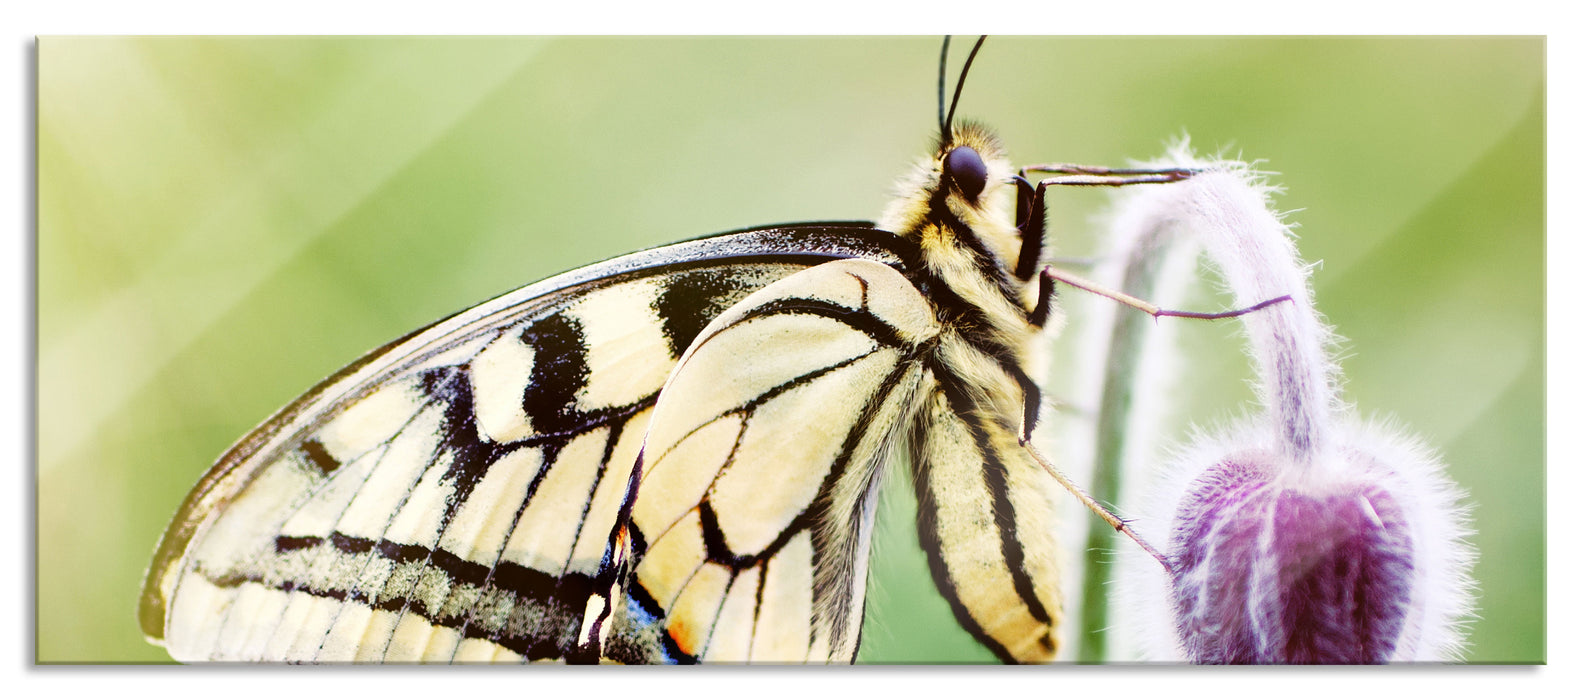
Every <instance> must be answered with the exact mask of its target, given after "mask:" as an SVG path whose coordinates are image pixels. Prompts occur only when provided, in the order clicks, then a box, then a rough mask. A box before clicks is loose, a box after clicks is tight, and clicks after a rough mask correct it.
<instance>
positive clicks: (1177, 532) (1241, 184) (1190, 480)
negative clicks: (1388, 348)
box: [1115, 148, 1474, 664]
mask: <svg viewBox="0 0 1582 700" xmlns="http://www.w3.org/2000/svg"><path fill="white" fill-rule="evenodd" d="M1171 164H1174V165H1178V166H1189V167H1195V168H1198V169H1202V170H1204V171H1205V172H1203V174H1200V175H1197V176H1194V177H1193V178H1191V179H1189V180H1186V181H1183V182H1180V183H1176V184H1174V185H1170V186H1168V187H1161V188H1158V189H1155V190H1150V191H1148V192H1146V193H1141V194H1138V195H1136V196H1134V197H1131V198H1130V199H1129V200H1128V205H1127V208H1126V209H1125V211H1124V212H1123V213H1122V215H1120V216H1119V217H1118V219H1117V220H1118V222H1119V223H1118V226H1119V228H1120V230H1121V231H1123V232H1129V235H1128V236H1127V237H1126V238H1125V240H1133V241H1148V240H1151V238H1152V237H1157V236H1164V235H1165V234H1164V233H1160V232H1166V231H1175V230H1177V229H1179V230H1182V231H1186V232H1190V233H1191V234H1194V235H1195V236H1197V237H1198V239H1200V240H1201V242H1202V243H1203V246H1204V248H1205V250H1206V251H1207V253H1208V256H1209V258H1210V259H1211V260H1212V261H1213V262H1214V265H1215V267H1217V268H1218V269H1219V271H1220V272H1221V274H1222V276H1223V277H1224V281H1225V283H1226V286H1227V287H1228V288H1229V290H1230V291H1231V292H1232V294H1233V295H1234V297H1235V300H1236V304H1237V305H1238V306H1243V307H1246V306H1251V305H1253V304H1256V303H1258V302H1260V301H1263V300H1266V299H1273V298H1276V297H1279V296H1281V295H1287V296H1289V299H1290V303H1281V304H1274V305H1271V306H1268V307H1266V308H1263V309H1262V310H1259V311H1256V312H1253V313H1250V314H1247V315H1245V316H1243V317H1241V320H1242V322H1243V325H1244V327H1245V329H1246V334H1247V340H1248V343H1247V349H1248V355H1249V357H1250V359H1251V360H1252V366H1253V370H1254V372H1255V373H1256V374H1257V377H1258V381H1257V382H1256V384H1255V386H1256V387H1257V389H1258V396H1259V399H1260V401H1259V403H1261V404H1262V406H1261V410H1260V411H1257V412H1254V413H1253V414H1252V415H1250V416H1248V417H1246V418H1245V419H1242V420H1241V421H1238V424H1237V425H1235V426H1233V427H1231V428H1229V429H1226V430H1222V431H1216V432H1215V433H1214V434H1200V435H1199V436H1198V437H1197V439H1195V440H1193V441H1192V442H1191V444H1189V445H1188V446H1187V447H1186V448H1184V449H1183V450H1182V451H1181V453H1180V455H1179V457H1178V458H1177V459H1175V460H1173V464H1170V465H1169V466H1167V467H1166V468H1165V469H1164V470H1163V471H1162V472H1160V473H1159V474H1158V475H1157V476H1158V479H1157V481H1156V483H1155V486H1154V488H1153V492H1152V495H1151V496H1149V497H1147V498H1146V499H1145V500H1146V501H1147V503H1148V505H1146V506H1144V507H1142V508H1139V509H1137V510H1135V511H1134V512H1136V513H1138V514H1139V515H1140V516H1142V517H1141V518H1140V519H1138V520H1137V521H1136V522H1134V524H1133V529H1135V530H1136V531H1138V532H1139V533H1140V534H1141V535H1142V536H1143V537H1144V538H1151V539H1154V540H1155V541H1156V542H1158V541H1161V540H1163V541H1164V543H1165V546H1164V557H1165V559H1166V560H1167V561H1168V562H1169V564H1168V569H1169V570H1168V572H1166V571H1164V570H1163V569H1161V567H1159V566H1158V563H1157V562H1154V561H1146V562H1142V563H1141V564H1140V566H1141V567H1142V568H1140V569H1139V568H1138V566H1139V564H1127V565H1126V566H1127V569H1128V573H1124V574H1123V575H1122V577H1121V580H1120V585H1119V586H1118V587H1117V588H1118V590H1117V593H1116V596H1115V597H1116V600H1117V602H1118V603H1120V604H1121V605H1120V607H1121V608H1122V609H1123V610H1124V609H1127V608H1129V609H1130V610H1131V613H1132V618H1131V619H1129V620H1125V621H1123V622H1122V625H1121V627H1123V628H1125V629H1126V630H1127V632H1129V633H1130V634H1131V635H1132V641H1133V643H1134V644H1135V645H1136V646H1137V647H1138V649H1139V651H1141V652H1143V654H1144V657H1145V658H1151V659H1184V660H1188V661H1193V662H1198V663H1227V664H1250V663H1288V664H1335V663H1386V662H1397V661H1446V660H1453V659H1455V658H1456V655H1457V653H1458V651H1459V649H1460V647H1461V644H1462V642H1463V639H1464V637H1465V634H1464V630H1463V629H1462V626H1463V624H1464V620H1465V619H1466V618H1467V616H1468V611H1469V610H1470V608H1471V595H1470V592H1469V590H1470V588H1471V582H1470V580H1469V578H1468V576H1467V573H1468V571H1469V570H1470V567H1471V562H1472V559H1473V556H1474V554H1473V552H1472V550H1471V548H1470V547H1469V546H1468V544H1467V542H1466V536H1467V533H1468V527H1467V517H1466V512H1465V510H1464V509H1463V508H1462V507H1461V506H1460V505H1459V502H1460V500H1461V494H1460V492H1459V491H1458V490H1457V489H1456V488H1455V486H1454V484H1452V483H1451V482H1450V481H1449V480H1448V479H1447V478H1446V477H1445V475H1444V466H1443V465H1441V464H1440V463H1439V460H1438V459H1437V458H1436V457H1435V456H1434V455H1433V453H1432V451H1430V450H1428V449H1426V448H1424V447H1423V446H1422V444H1421V443H1420V442H1419V441H1417V440H1416V439H1413V438H1410V437H1407V436H1406V435H1405V434H1404V433H1403V432H1402V431H1400V430H1399V429H1396V428H1393V427H1390V426H1388V425H1381V424H1378V423H1370V422H1364V421H1362V420H1360V419H1359V418H1358V417H1357V416H1356V413H1355V410H1354V409H1353V408H1352V407H1350V406H1347V405H1345V404H1344V403H1343V402H1342V401H1341V400H1340V398H1339V385H1340V383H1341V376H1340V370H1339V367H1338V365H1336V363H1335V362H1334V360H1333V358H1332V357H1331V356H1330V348H1331V347H1332V345H1333V339H1332V337H1331V336H1330V333H1329V329H1328V328H1327V327H1325V325H1324V324H1323V322H1322V320H1321V318H1320V317H1319V315H1318V312H1317V311H1316V310H1315V309H1314V307H1313V300H1312V292H1311V289H1310V288H1309V286H1308V268H1306V267H1304V266H1303V265H1302V264H1301V261H1300V259H1299V258H1298V256H1297V253H1296V248H1295V246H1294V244H1293V242H1292V241H1293V237H1292V236H1291V232H1290V230H1289V228H1288V227H1286V225H1285V224H1284V223H1282V222H1281V221H1280V220H1279V218H1278V217H1277V216H1275V215H1274V214H1272V213H1271V212H1270V209H1269V203H1268V194H1269V192H1270V191H1271V190H1270V188H1269V187H1268V186H1267V185H1265V184H1263V183H1262V181H1261V180H1260V179H1259V176H1258V175H1257V174H1256V173H1253V172H1252V171H1251V170H1250V169H1249V168H1248V167H1247V166H1245V165H1241V164H1236V163H1208V162H1200V161H1196V160H1195V159H1193V158H1191V156H1190V155H1189V154H1188V153H1186V152H1185V150H1184V148H1183V149H1182V151H1181V152H1178V153H1177V154H1175V157H1174V158H1172V162H1171ZM1133 254H1136V255H1153V254H1157V253H1154V252H1152V251H1150V250H1149V249H1148V248H1147V247H1146V246H1143V245H1141V244H1138V245H1137V250H1136V251H1134V253H1133ZM1137 454H1138V457H1136V458H1135V459H1136V460H1148V459H1149V457H1147V456H1145V453H1143V452H1141V451H1139V453H1137ZM1128 461H1131V463H1132V464H1136V465H1138V466H1139V467H1140V466H1141V464H1140V463H1139V462H1138V461H1133V458H1128ZM1142 558H1143V557H1140V556H1139V557H1132V559H1134V560H1136V559H1142ZM1150 565H1151V566H1150Z"/></svg>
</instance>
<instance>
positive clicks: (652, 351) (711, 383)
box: [140, 41, 1190, 663]
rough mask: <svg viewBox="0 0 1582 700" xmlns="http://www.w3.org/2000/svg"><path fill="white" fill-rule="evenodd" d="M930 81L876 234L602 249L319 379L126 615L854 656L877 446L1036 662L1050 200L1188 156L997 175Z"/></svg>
mask: <svg viewBox="0 0 1582 700" xmlns="http://www.w3.org/2000/svg"><path fill="white" fill-rule="evenodd" d="M980 43H981V42H980ZM946 47H947V49H948V41H947V44H946ZM976 52H977V47H976V46H975V47H974V49H973V54H974V55H975V54H976ZM971 60H972V58H971V56H969V57H968V58H967V62H966V66H970V64H971ZM966 72H967V68H966V67H963V69H962V71H961V79H964V78H965V75H966ZM960 90H961V80H960V79H958V82H957V87H956V98H958V99H959V97H960ZM944 97H945V91H944V60H943V57H942V60H941V82H940V108H941V109H940V111H941V117H940V124H939V126H940V132H939V144H938V147H937V149H936V150H935V151H934V152H933V153H931V154H929V155H928V156H927V157H925V158H923V159H922V160H921V162H920V163H919V164H918V166H917V167H916V168H915V169H914V170H913V172H912V173H911V174H910V175H909V176H908V177H907V179H906V180H905V181H904V183H903V187H902V194H901V195H899V196H898V197H897V198H896V199H895V200H894V201H893V202H892V203H891V204H890V205H889V207H888V208H887V209H886V210H885V212H884V214H883V216H882V217H881V218H880V220H879V221H878V222H877V223H876V224H868V223H847V222H835V223H812V224H797V225H786V226H770V227H762V228H753V229H747V230H741V231H735V232H731V233H724V234H719V235H715V236H710V237H706V238H700V239H696V240H692V241H687V242H683V243H677V244H674V245H670V246H666V247H661V248H656V249H653V250H648V251H644V252H639V253H635V254H632V255H628V256H624V257H619V258H615V259H612V260H607V261H604V262H601V263H596V264H594V265H590V266H588V267H584V268H581V269H577V270H573V271H571V272H567V273H564V274H561V275H559V276H556V277H552V278H550V279H547V280H544V281H542V282H539V283H536V284H531V285H528V286H526V287H523V288H521V289H518V290H516V291H514V292H511V293H509V294H506V295H504V296H501V297H499V298H496V299H494V300H491V301H488V302H485V303H483V304H480V305H478V306H476V307H473V308H471V309H468V310H466V311H463V312H461V313H459V314H456V315H455V316H452V317H450V318H446V319H444V320H441V321H439V322H437V323H434V324H433V325H430V326H428V327H426V328H422V329H419V330H417V331H414V332H412V333H411V334H409V335H407V336H405V337H403V338H400V339H398V340H395V341H393V342H391V343H389V344H388V345H385V346H384V347H382V348H379V349H377V350H374V351H373V352H371V353H369V354H367V355H366V356H364V357H363V358H362V359H360V360H358V361H356V362H354V363H353V364H351V365H350V366H348V367H346V368H345V369H342V370H341V371H339V372H338V373H336V374H335V375H333V376H331V377H329V378H328V379H326V380H324V381H323V382H322V383H321V384H319V385H318V386H317V387H315V388H314V389H313V390H311V391H309V392H308V393H307V394H305V395H304V396H302V397H301V398H299V399H297V400H296V401H294V402H292V403H291V404H290V405H288V406H286V407H285V408H284V409H282V410H281V411H279V412H278V413H277V414H276V415H274V416H273V417H272V418H270V419H269V420H268V421H267V422H266V423H264V424H263V425H262V426H261V427H259V428H257V429H256V430H254V431H253V432H252V433H251V434H249V435H247V436H246V437H244V438H242V439H241V440H240V441H239V442H237V443H236V444H235V446H233V447H232V448H231V449H230V451H229V452H227V453H226V454H225V455H224V456H223V457H221V458H220V460H219V461H218V463H217V464H216V465H215V466H214V467H213V468H212V469H211V470H210V471H209V472H208V473H207V474H206V475H205V476H204V477H203V479H202V480H201V481H200V482H199V483H198V485H197V486H196V487H195V488H194V489H193V490H192V492H191V493H190V495H189V496H188V497H187V499H186V501H185V502H184V503H183V504H182V506H181V509H180V511H179V512H178V513H177V514H176V516H175V519H174V522H173V523H172V524H171V525H170V527H169V529H168V531H167V532H166V533H165V535H164V538H163V540H162V542H161V543H160V546H159V550H158V553H157V555H156V557H155V559H154V561H153V564H152V566H151V568H150V570H149V573H148V577H147V580H146V582H145V585H144V590H143V595H142V601H141V609H140V614H141V621H142V626H143V630H144V632H145V633H146V634H147V635H148V636H149V637H150V638H151V639H153V640H155V641H157V642H159V643H161V644H164V645H165V646H166V647H167V648H168V649H169V651H170V653H171V654H172V655H173V656H174V657H176V658H177V659H182V660H208V659H213V660H249V661H250V660H289V661H314V662H353V661H386V662H403V661H455V662H477V661H523V660H568V661H573V662H577V661H588V662H591V661H600V660H608V661H617V662H627V663H661V662H715V661H722V662H739V661H752V662H825V661H832V662H849V661H851V660H852V659H853V658H854V657H855V655H856V652H857V649H858V644H859V639H860V632H861V629H860V627H861V622H862V619H863V614H862V613H863V605H864V594H865V585H866V575H867V562H868V554H869V542H870V535H871V532H872V529H873V522H874V510H875V504H876V496H877V487H878V485H879V484H880V481H881V480H880V474H881V469H882V467H883V466H884V465H885V463H886V460H887V459H888V458H889V456H890V454H891V453H892V452H899V453H905V454H907V455H908V456H909V457H910V465H911V466H910V469H911V477H912V483H913V484H914V485H915V491H916V498H917V503H918V508H919V518H918V524H917V527H918V532H919V536H920V540H921V542H922V545H923V547H924V549H925V551H926V554H927V557H928V561H929V563H930V566H931V569H932V572H933V576H934V579H935V582H936V584H937V585H938V588H939V590H940V591H941V592H942V593H943V595H944V596H945V597H946V599H947V600H948V602H949V603H950V606H951V607H952V609H953V611H954V612H955V615H956V617H957V619H958V620H959V621H960V623H961V624H962V625H963V626H964V627H965V628H966V629H967V630H968V631H969V632H971V633H972V634H973V635H974V636H975V637H976V638H977V639H978V640H979V641H981V642H982V643H983V644H984V645H986V646H987V647H988V648H990V649H991V650H992V651H993V652H994V653H995V654H996V655H997V656H999V657H1000V658H1001V659H1003V660H1006V661H1018V662H1036V661H1047V660H1050V659H1052V658H1053V656H1054V654H1055V651H1056V648H1057V643H1056V638H1055V628H1056V625H1057V624H1058V622H1059V620H1060V616H1061V601H1060V594H1059V591H1058V590H1057V579H1058V575H1057V571H1056V558H1055V551H1054V545H1055V543H1054V541H1053V534H1052V533H1053V532H1054V530H1055V501H1056V500H1057V499H1058V498H1060V497H1061V494H1059V493H1058V492H1057V487H1056V486H1054V482H1053V480H1051V479H1050V477H1049V475H1048V474H1047V473H1046V472H1045V471H1044V469H1043V468H1042V467H1041V466H1040V465H1039V464H1038V463H1037V462H1036V461H1035V458H1034V456H1033V455H1032V453H1031V452H1030V451H1029V449H1028V448H1027V447H1025V446H1024V445H1023V444H1022V443H1023V441H1024V438H1025V436H1027V435H1028V434H1029V431H1030V430H1031V428H1032V426H1033V425H1034V423H1035V422H1036V421H1037V420H1038V418H1039V416H1038V407H1039V405H1040V402H1039V389H1038V386H1037V384H1036V383H1035V382H1034V381H1033V380H1032V379H1031V378H1030V376H1029V372H1028V370H1027V369H1026V368H1027V367H1028V363H1029V357H1030V353H1031V350H1032V346H1033V344H1034V342H1035V338H1036V337H1037V336H1038V334H1039V332H1040V331H1041V329H1044V328H1045V327H1053V326H1054V325H1056V323H1057V322H1058V319H1059V312H1058V310H1057V309H1056V308H1055V307H1054V306H1053V304H1052V297H1053V291H1054V281H1055V276H1054V273H1052V272H1050V271H1048V270H1041V269H1040V265H1039V258H1040V253H1041V251H1042V246H1043V225H1044V203H1043V196H1044V191H1045V188H1046V187H1047V186H1049V185H1053V184H1083V185H1122V184H1133V183H1149V182H1169V181H1174V180H1179V179H1182V178H1185V177H1188V176H1190V173H1188V172H1186V171H1171V170H1164V171H1141V170H1107V169H1101V168H1083V167H1075V166H1038V167H1034V168H1030V169H1023V170H1022V171H1021V172H1020V173H1018V171H1016V170H1014V169H1013V168H1012V166H1011V165H1010V163H1009V161H1008V160H1007V159H1006V156H1005V154H1004V151H1003V149H1002V147H1001V145H1000V143H999V142H998V141H997V139H996V137H995V136H994V135H993V134H992V133H991V132H990V131H989V130H987V129H985V128H983V127H981V126H977V125H974V124H966V123H955V121H954V109H955V100H954V99H953V100H952V101H951V102H950V105H951V107H950V113H949V114H946V113H945V109H944V107H945V99H944ZM1033 172H1044V173H1048V174H1051V175H1052V177H1050V178H1048V179H1045V180H1042V181H1037V180H1034V181H1031V182H1030V181H1029V180H1028V179H1027V177H1026V176H1027V175H1028V174H1029V173H1033Z"/></svg>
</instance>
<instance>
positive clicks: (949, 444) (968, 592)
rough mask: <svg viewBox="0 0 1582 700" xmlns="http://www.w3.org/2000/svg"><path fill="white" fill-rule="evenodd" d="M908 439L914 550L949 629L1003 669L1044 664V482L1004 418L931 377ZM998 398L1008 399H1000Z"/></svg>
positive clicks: (1053, 595)
mask: <svg viewBox="0 0 1582 700" xmlns="http://www.w3.org/2000/svg"><path fill="white" fill-rule="evenodd" d="M938 375H939V376H940V378H941V379H940V381H939V382H938V384H937V388H936V389H935V391H934V392H933V393H932V394H930V395H929V396H926V397H924V399H923V406H922V407H921V408H920V410H919V411H918V413H917V419H916V426H915V427H914V429H913V433H912V434H913V435H914V436H915V437H914V440H913V442H912V443H911V448H912V477H913V484H914V487H915V488H916V491H917V503H918V519H917V529H918V541H919V542H920V543H921V544H922V546H923V551H924V552H925V553H926V555H927V557H928V563H929V568H930V570H931V571H932V573H933V577H934V583H935V586H936V587H937V588H938V589H939V591H940V593H942V594H943V595H944V596H945V599H946V600H947V601H949V603H950V607H951V610H952V611H953V612H954V613H955V616H956V620H957V621H958V622H960V623H961V625H962V627H963V628H965V629H966V630H967V631H968V632H970V633H971V634H972V635H973V637H975V638H977V640H978V641H979V642H981V643H982V644H983V645H984V646H986V647H988V648H989V650H990V651H992V652H994V654H995V656H997V657H999V658H1000V660H1002V661H1004V662H1006V663H1048V662H1049V661H1052V660H1054V655H1055V651H1056V649H1057V643H1056V636H1055V633H1056V627H1057V626H1058V624H1059V622H1060V614H1061V601H1060V591H1059V588H1058V583H1059V580H1060V576H1059V556H1058V552H1057V550H1056V547H1055V540H1054V533H1055V532H1056V529H1057V526H1058V515H1057V512H1056V510H1055V507H1054V505H1055V498H1057V497H1058V496H1059V494H1057V493H1055V488H1056V486H1055V485H1054V481H1053V480H1052V479H1050V478H1049V476H1048V475H1047V474H1045V473H1044V472H1043V471H1042V469H1041V468H1040V467H1039V466H1038V465H1037V464H1035V463H1034V462H1033V461H1032V459H1031V457H1030V456H1029V455H1028V453H1027V451H1026V450H1025V449H1023V448H1022V446H1021V445H1019V444H1018V440H1017V433H1016V430H1015V428H1014V427H1013V426H1011V425H1008V424H1007V423H1006V422H1005V420H1004V417H1005V416H1007V415H1008V414H1009V415H1015V414H1014V413H1012V412H1008V411H1006V410H1004V409H1001V410H998V411H996V410H989V409H987V407H986V404H987V403H988V402H989V401H990V400H991V399H990V398H989V397H985V396H982V395H975V394H974V393H973V392H971V391H968V390H966V389H965V387H964V386H963V384H962V383H961V380H960V377H961V375H960V374H959V373H954V372H939V373H938ZM1003 393H1008V392H1003Z"/></svg>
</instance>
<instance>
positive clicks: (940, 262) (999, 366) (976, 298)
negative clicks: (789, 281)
mask: <svg viewBox="0 0 1582 700" xmlns="http://www.w3.org/2000/svg"><path fill="white" fill-rule="evenodd" d="M960 148H968V149H971V150H972V151H973V152H974V153H975V154H976V155H977V156H978V157H979V158H980V159H981V161H982V164H983V166H984V173H985V175H986V177H985V178H984V180H983V188H982V190H981V192H976V193H973V192H971V190H970V188H969V190H968V191H965V192H964V191H963V190H962V188H961V187H960V186H958V185H956V184H954V183H952V181H951V178H950V175H949V174H948V169H947V165H946V159H947V158H948V157H949V156H950V154H951V153H952V152H953V151H955V150H956V149H960ZM1014 174H1015V171H1014V169H1013V167H1012V165H1011V163H1010V160H1009V159H1008V158H1006V155H1005V151H1004V148H1003V147H1002V146H1001V145H1000V142H999V139H998V138H997V137H996V136H995V135H994V133H993V132H991V131H990V130H989V129H987V128H986V127H983V126H981V125H978V124H974V123H970V122H968V123H964V124H961V125H958V126H956V127H955V128H954V129H953V131H952V134H951V139H950V141H949V142H948V143H943V144H941V145H939V146H937V147H936V148H935V151H934V153H933V154H932V156H930V157H927V158H923V159H920V160H919V161H918V162H917V164H916V165H915V166H914V168H913V169H912V171H911V172H910V173H908V174H907V175H906V176H905V177H904V178H903V179H902V180H901V182H900V183H898V186H897V196H896V198H895V199H894V200H893V201H892V202H891V203H890V205H889V206H888V207H887V208H886V210H885V212H884V214H883V216H882V217H881V218H880V220H879V227H880V228H883V229H886V230H889V231H892V232H894V233H895V234H896V235H898V236H900V237H901V238H903V239H906V240H908V241H911V242H914V243H915V244H916V245H917V248H918V251H919V252H918V255H919V260H918V261H917V263H918V264H917V266H916V269H915V270H914V271H913V273H912V274H913V276H914V282H915V283H917V284H918V286H919V287H921V288H925V289H927V290H928V291H929V293H930V299H931V300H932V301H933V302H934V305H935V310H936V313H937V315H938V319H939V321H940V324H941V328H942V333H941V342H940V344H939V348H938V354H939V357H940V360H941V361H942V362H943V363H945V364H946V365H948V366H949V367H951V368H952V374H954V375H956V376H959V377H962V378H963V379H965V381H964V382H962V384H963V385H964V388H966V389H967V390H969V391H971V393H974V394H978V395H979V396H980V397H981V398H982V399H983V401H984V403H983V404H980V405H990V404H992V405H995V407H996V409H1000V410H995V411H994V412H996V413H1001V412H1003V413H1004V414H1005V415H1006V416H1007V417H1009V416H1015V415H1019V414H1018V413H1017V410H1018V409H1017V405H1016V403H1015V402H1014V400H1010V401H1008V399H1012V397H1015V398H1020V393H1021V392H1020V391H1018V390H1016V389H1014V388H1012V389H1011V390H1009V391H1005V390H1003V389H1006V388H1008V387H1006V383H1007V382H1013V383H1014V380H1013V379H1012V378H1010V377H1007V376H1006V373H1005V372H1004V371H1003V370H1004V369H1005V368H1008V367H1012V366H1017V367H1020V366H1026V365H1027V363H1028V362H1029V360H1030V359H1031V357H1030V354H1031V346H1032V342H1033V339H1034V336H1035V335H1036V334H1037V333H1038V332H1039V329H1038V328H1037V327H1034V326H1033V325H1032V324H1030V323H1029V322H1028V313H1029V311H1030V310H1031V309H1032V308H1033V307H1034V305H1035V304H1036V302H1037V299H1036V293H1037V285H1036V284H1033V283H1032V280H1023V279H1020V278H1018V277H1017V275H1016V274H1014V272H1013V270H1014V268H1015V266H1016V260H1017V256H1018V255H1019V253H1020V250H1021V246H1022V241H1021V236H1020V235H1019V233H1018V232H1017V230H1016V228H1015V227H1014V225H1013V221H1014V217H1013V214H1012V204H1013V200H1014V196H1013V195H1014V189H1013V187H1012V186H1011V185H1010V182H1011V178H1012V176H1013V175H1014ZM974 195H975V196H974ZM1058 321H1059V319H1058V317H1056V318H1052V319H1050V321H1049V322H1047V323H1046V324H1045V325H1046V327H1053V326H1055V325H1057V324H1058ZM999 404H1004V405H1003V406H1000V405H999Z"/></svg>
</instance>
